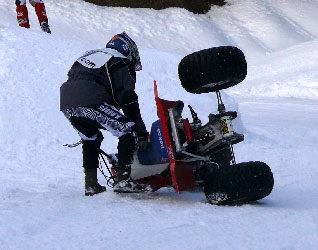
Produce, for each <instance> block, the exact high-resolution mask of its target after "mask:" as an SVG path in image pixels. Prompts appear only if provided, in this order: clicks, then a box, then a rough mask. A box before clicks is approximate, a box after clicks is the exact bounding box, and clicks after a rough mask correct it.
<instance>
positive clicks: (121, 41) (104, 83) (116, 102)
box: [60, 32, 148, 195]
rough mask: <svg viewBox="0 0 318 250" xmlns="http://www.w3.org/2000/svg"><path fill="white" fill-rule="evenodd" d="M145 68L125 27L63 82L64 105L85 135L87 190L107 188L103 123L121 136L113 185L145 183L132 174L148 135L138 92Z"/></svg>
mask: <svg viewBox="0 0 318 250" xmlns="http://www.w3.org/2000/svg"><path fill="white" fill-rule="evenodd" d="M141 69H142V66H141V62H140V58H139V52H138V48H137V45H136V44H135V42H134V41H133V40H132V39H131V38H130V37H129V36H128V35H127V34H126V33H125V32H123V33H121V34H118V35H115V36H114V37H113V38H112V39H111V40H110V41H109V42H108V43H107V45H106V48H103V49H98V50H92V51H88V52H86V53H85V54H84V55H83V56H81V57H80V58H78V59H77V61H76V62H75V63H74V64H73V66H72V67H71V69H70V71H69V72H68V80H67V81H66V82H65V83H63V85H62V86H61V88H60V110H61V111H62V112H63V113H64V115H65V116H66V118H67V119H68V120H69V121H70V122H71V124H72V126H73V127H74V128H75V129H76V130H77V131H78V133H79V135H80V137H81V139H82V149H83V167H84V173H85V195H94V194H97V193H100V192H104V191H106V187H104V186H101V185H100V184H99V183H98V180H97V168H98V163H99V162H98V156H99V151H100V145H101V143H102V141H103V135H102V133H101V132H100V129H104V130H108V131H109V132H111V133H112V134H113V135H114V136H116V137H118V138H119V142H118V146H117V149H118V169H117V172H116V180H115V186H114V191H115V192H141V191H144V190H145V189H146V186H145V185H142V184H138V183H135V182H134V181H133V180H132V179H131V178H130V173H131V168H130V164H131V162H132V158H133V154H134V152H135V151H136V150H137V148H138V146H139V145H145V144H147V140H148V132H147V130H146V127H145V124H144V122H143V120H142V117H141V114H140V109H139V103H138V96H137V94H136V93H135V84H136V71H139V70H141ZM120 109H122V111H123V113H124V114H122V113H121V112H120V111H119V110H120Z"/></svg>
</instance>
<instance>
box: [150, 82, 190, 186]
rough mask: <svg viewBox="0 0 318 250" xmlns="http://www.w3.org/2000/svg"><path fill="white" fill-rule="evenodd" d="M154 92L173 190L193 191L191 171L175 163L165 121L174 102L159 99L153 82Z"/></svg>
mask: <svg viewBox="0 0 318 250" xmlns="http://www.w3.org/2000/svg"><path fill="white" fill-rule="evenodd" d="M154 92H155V101H156V105H157V111H158V116H159V119H160V122H161V127H162V133H163V136H164V141H165V144H166V148H167V152H168V156H169V161H170V172H171V176H172V181H173V183H174V185H175V189H176V191H177V192H180V191H183V190H190V189H193V188H194V187H195V186H196V183H195V177H194V173H193V169H192V167H191V166H190V165H187V164H185V163H181V162H176V159H175V157H174V151H173V147H172V143H171V139H170V136H169V130H168V125H167V119H169V118H168V117H169V115H168V109H169V108H173V107H174V105H175V102H172V101H167V100H163V99H160V98H159V96H158V89H157V83H156V81H154Z"/></svg>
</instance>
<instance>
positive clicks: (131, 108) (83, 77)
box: [60, 56, 142, 123]
mask: <svg viewBox="0 0 318 250" xmlns="http://www.w3.org/2000/svg"><path fill="white" fill-rule="evenodd" d="M89 63H90V64H91V65H89V66H84V65H86V64H85V63H80V62H79V60H77V61H76V62H75V63H74V64H73V66H72V67H71V69H70V71H69V72H68V80H67V81H66V82H65V83H63V84H62V86H61V88H60V110H65V109H70V108H75V107H83V106H90V105H96V104H102V103H104V102H106V103H108V104H110V105H115V106H117V105H119V106H120V108H122V110H123V112H124V114H125V116H126V117H127V118H128V119H129V120H131V121H133V122H135V123H138V122H142V118H141V115H140V109H139V104H138V96H137V94H136V93H135V84H136V72H135V70H134V65H133V64H132V63H131V62H130V61H129V60H128V59H126V58H122V57H114V56H113V57H111V58H110V59H109V60H108V61H107V62H105V65H103V66H101V67H97V68H94V67H93V66H94V63H92V62H89ZM92 65H93V66H92ZM90 66H92V67H90ZM108 75H109V77H110V79H109V77H108Z"/></svg>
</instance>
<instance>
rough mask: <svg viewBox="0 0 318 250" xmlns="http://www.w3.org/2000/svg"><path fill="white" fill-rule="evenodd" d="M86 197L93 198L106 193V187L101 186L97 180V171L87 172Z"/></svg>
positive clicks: (87, 170)
mask: <svg viewBox="0 0 318 250" xmlns="http://www.w3.org/2000/svg"><path fill="white" fill-rule="evenodd" d="M84 172H85V196H92V195H95V194H99V193H102V192H105V191H106V187H104V186H102V185H100V184H99V183H98V180H97V169H86V170H85V171H84Z"/></svg>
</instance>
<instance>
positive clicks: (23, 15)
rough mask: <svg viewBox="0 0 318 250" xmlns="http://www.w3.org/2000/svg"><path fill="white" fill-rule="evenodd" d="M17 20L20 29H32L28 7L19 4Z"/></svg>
mask: <svg viewBox="0 0 318 250" xmlns="http://www.w3.org/2000/svg"><path fill="white" fill-rule="evenodd" d="M16 11H17V20H18V24H19V26H20V27H23V28H27V29H28V28H30V22H29V15H28V9H27V7H26V5H24V4H19V5H17V9H16Z"/></svg>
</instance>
